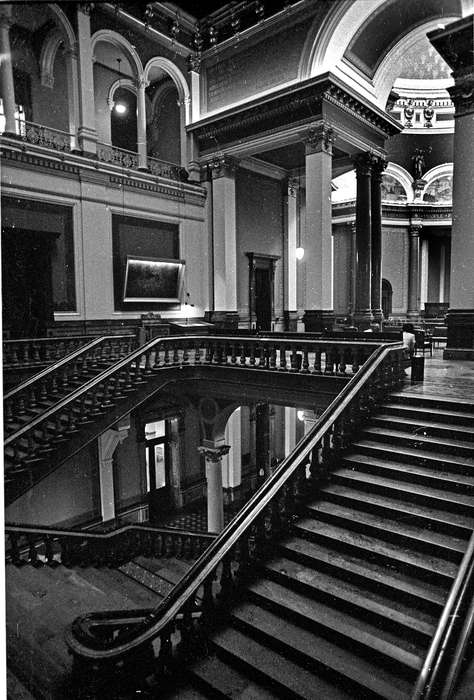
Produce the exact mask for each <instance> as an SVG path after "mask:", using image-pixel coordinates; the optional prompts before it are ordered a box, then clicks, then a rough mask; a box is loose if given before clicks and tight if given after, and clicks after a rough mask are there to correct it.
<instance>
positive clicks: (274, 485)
mask: <svg viewBox="0 0 474 700" xmlns="http://www.w3.org/2000/svg"><path fill="white" fill-rule="evenodd" d="M249 340H250V339H249ZM241 341H242V339H241ZM402 350H403V346H402V343H390V344H384V345H379V346H378V347H377V348H376V349H375V351H374V352H373V353H372V355H371V356H370V358H369V359H368V360H367V361H366V363H365V364H364V366H363V367H362V368H361V369H360V370H359V372H358V373H357V374H356V375H354V376H353V377H352V379H351V380H350V381H349V382H348V383H347V384H346V386H345V387H344V388H343V390H342V391H341V392H340V394H339V395H338V396H337V397H336V398H335V399H334V401H333V402H332V403H331V404H330V406H329V407H328V408H327V409H326V410H325V411H324V413H323V414H322V416H321V417H320V418H319V420H318V421H317V423H316V424H315V426H314V427H313V428H312V430H311V431H310V432H309V433H308V434H307V435H305V436H304V437H303V438H302V439H301V440H300V442H299V443H298V444H297V445H296V447H295V449H294V450H293V452H292V453H291V454H290V455H289V456H288V457H286V458H285V459H284V460H283V462H282V463H281V464H280V466H279V467H278V468H277V470H276V471H275V472H274V474H273V475H272V476H270V477H269V479H268V480H267V481H266V482H265V483H264V484H263V485H262V486H261V488H260V489H259V490H258V491H257V492H256V493H255V494H254V496H253V497H252V498H251V499H250V500H249V501H248V503H247V504H246V505H245V506H244V507H243V508H242V510H241V511H240V512H239V513H238V514H237V515H236V516H235V518H234V519H233V520H232V521H231V522H230V523H229V524H228V525H227V527H226V528H225V529H224V530H223V531H222V533H221V534H220V535H219V536H218V537H217V539H216V540H215V541H214V542H213V543H212V544H211V545H210V547H209V548H208V549H207V550H206V551H205V552H204V553H203V555H202V556H201V557H200V558H199V559H198V561H197V562H196V563H195V564H194V565H193V567H192V568H191V569H190V570H189V571H188V572H187V573H186V574H185V576H184V577H183V578H182V579H181V581H180V582H179V583H178V584H177V585H176V586H175V588H174V589H173V590H172V591H171V592H170V593H169V595H168V596H167V597H166V598H165V600H163V601H162V603H161V604H160V605H159V606H158V607H157V608H156V609H155V610H154V611H153V613H151V614H150V615H149V616H148V618H147V620H146V621H145V622H144V623H143V625H141V629H140V628H139V629H138V630H133V632H130V631H126V632H124V633H119V634H118V635H117V636H116V638H114V639H113V640H108V641H107V642H106V641H104V640H101V639H100V638H96V637H94V636H92V635H90V634H88V633H87V625H88V624H94V619H95V615H94V613H90V614H89V615H87V616H85V617H82V618H78V619H76V621H75V622H74V623H73V626H72V629H71V630H70V631H68V632H67V636H66V641H67V644H68V646H69V648H70V650H71V651H72V653H73V654H74V655H76V656H78V657H80V658H81V659H82V660H85V659H89V660H94V661H99V660H104V661H105V660H112V659H114V658H115V659H117V658H118V657H121V656H123V655H126V654H128V653H130V652H132V650H133V649H135V648H136V647H138V646H140V645H144V644H147V643H149V642H151V641H152V640H153V639H155V638H156V637H157V636H158V635H162V634H166V630H169V629H171V626H172V624H173V621H174V620H175V618H176V615H177V614H178V613H179V612H180V611H181V610H182V609H183V608H185V606H186V605H187V604H188V603H189V601H191V600H192V598H193V596H195V594H196V592H197V590H198V589H199V588H200V586H201V585H203V584H204V585H205V584H206V581H209V577H211V576H212V574H213V572H214V571H215V570H216V568H217V566H218V565H219V564H220V563H221V562H223V561H225V559H226V555H228V554H229V553H230V551H231V549H232V548H233V547H234V546H235V545H236V544H237V542H238V541H239V540H240V538H242V537H243V536H244V534H245V533H246V532H247V531H248V530H249V528H251V527H252V526H253V524H254V523H255V522H256V521H257V519H258V518H259V517H260V516H261V515H262V514H263V512H264V510H265V509H266V508H267V507H268V506H269V504H270V502H271V501H272V499H273V498H274V497H276V496H277V494H279V493H280V492H281V490H282V488H283V487H284V486H285V484H286V483H287V482H288V481H289V479H290V478H291V477H292V476H293V475H294V474H295V473H296V470H297V469H298V468H299V467H300V466H302V465H303V464H304V460H306V459H307V458H308V457H309V456H310V454H311V453H312V451H313V450H314V449H316V448H317V446H318V445H319V444H320V442H321V440H323V439H324V438H325V436H326V435H328V434H329V433H330V431H331V429H332V428H333V426H334V424H335V423H336V421H338V420H339V419H340V418H341V416H342V414H343V412H344V411H345V409H347V408H348V407H349V406H350V404H351V402H352V401H353V400H355V399H356V398H357V396H358V395H359V392H361V391H363V389H364V387H365V386H366V385H367V383H368V381H369V380H370V379H371V378H372V377H375V376H376V373H377V372H382V370H383V363H384V361H385V360H386V359H388V357H389V355H390V354H391V353H394V352H395V353H396V356H397V360H398V362H400V361H401V354H402ZM395 369H396V372H395V373H394V375H393V382H394V384H395V383H396V384H397V385H398V382H399V381H400V375H399V370H400V365H399V364H398V365H397V367H396V368H395ZM391 388H392V385H391ZM103 617H104V616H103V613H102V614H101V618H102V619H103Z"/></svg>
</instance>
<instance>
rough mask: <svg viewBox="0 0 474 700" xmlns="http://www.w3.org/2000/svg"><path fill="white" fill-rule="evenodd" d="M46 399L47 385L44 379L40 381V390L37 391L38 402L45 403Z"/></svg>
mask: <svg viewBox="0 0 474 700" xmlns="http://www.w3.org/2000/svg"><path fill="white" fill-rule="evenodd" d="M47 398H48V385H47V382H46V379H42V380H41V383H40V389H39V400H40V401H41V402H44V401H46V400H47Z"/></svg>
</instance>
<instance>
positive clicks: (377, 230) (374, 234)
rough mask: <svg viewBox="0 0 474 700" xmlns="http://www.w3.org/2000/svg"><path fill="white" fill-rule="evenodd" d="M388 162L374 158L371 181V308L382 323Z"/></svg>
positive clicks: (375, 318)
mask: <svg viewBox="0 0 474 700" xmlns="http://www.w3.org/2000/svg"><path fill="white" fill-rule="evenodd" d="M385 167H386V163H385V160H384V159H383V158H374V159H373V162H372V176H371V182H370V186H371V189H370V197H371V217H372V222H371V223H372V226H371V264H372V270H371V277H372V279H371V290H370V294H371V309H372V316H373V317H374V321H377V322H379V323H380V321H382V318H383V313H382V173H383V171H384V170H385Z"/></svg>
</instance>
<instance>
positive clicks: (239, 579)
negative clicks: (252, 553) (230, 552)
mask: <svg viewBox="0 0 474 700" xmlns="http://www.w3.org/2000/svg"><path fill="white" fill-rule="evenodd" d="M234 558H235V562H236V564H237V567H236V569H235V573H234V590H235V593H236V594H238V592H239V591H241V590H242V589H243V588H245V585H246V583H247V581H248V576H249V557H248V540H247V535H246V534H245V535H243V536H242V537H240V539H239V540H238V541H237V544H236V547H235V553H234Z"/></svg>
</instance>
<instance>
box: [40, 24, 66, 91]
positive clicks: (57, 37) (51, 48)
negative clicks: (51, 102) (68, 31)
mask: <svg viewBox="0 0 474 700" xmlns="http://www.w3.org/2000/svg"><path fill="white" fill-rule="evenodd" d="M63 44H64V36H63V33H62V32H61V30H60V29H59V28H54V29H52V30H51V31H50V32H49V33H48V35H47V37H46V39H45V41H44V43H43V45H42V47H41V53H40V61H39V64H40V80H41V85H43V86H44V87H49V88H52V87H53V86H54V62H55V60H56V55H57V53H58V50H59V48H60V46H61V45H63Z"/></svg>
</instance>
